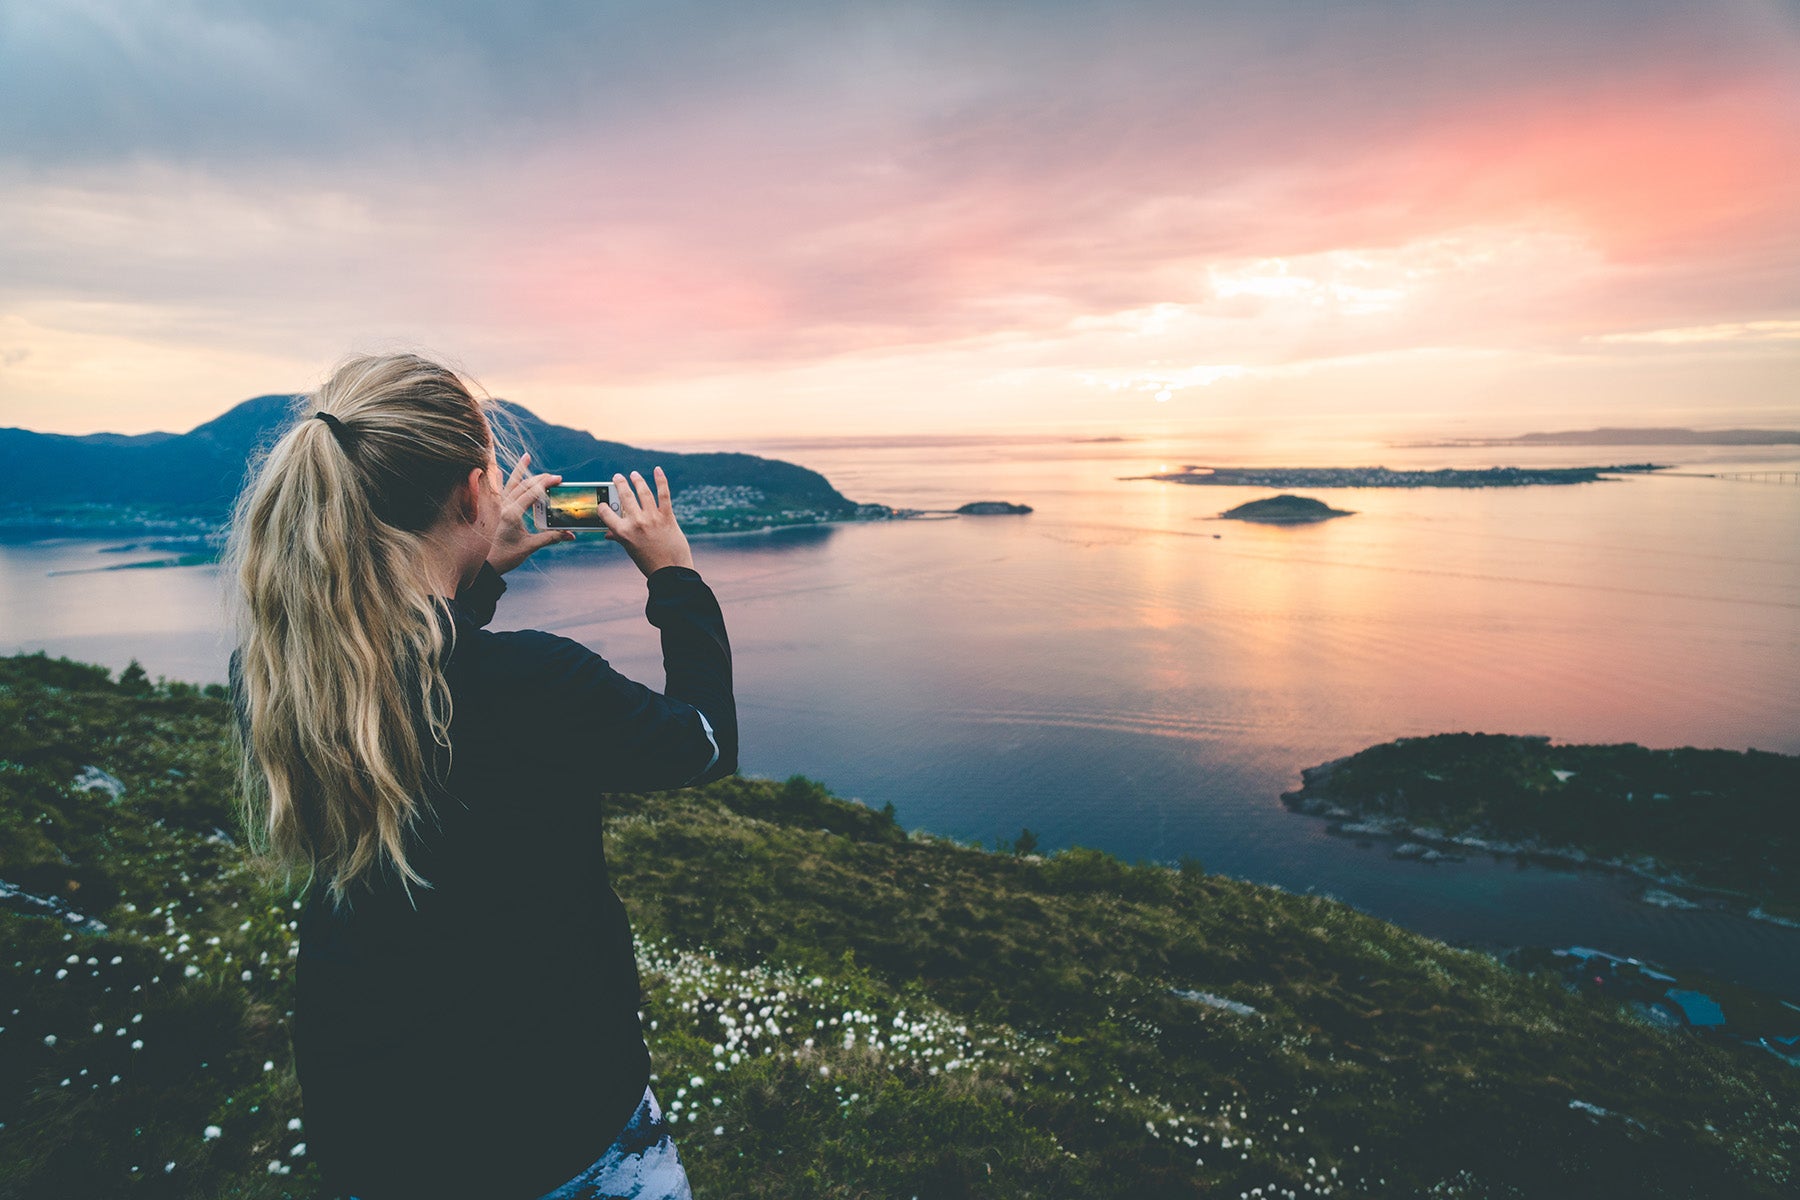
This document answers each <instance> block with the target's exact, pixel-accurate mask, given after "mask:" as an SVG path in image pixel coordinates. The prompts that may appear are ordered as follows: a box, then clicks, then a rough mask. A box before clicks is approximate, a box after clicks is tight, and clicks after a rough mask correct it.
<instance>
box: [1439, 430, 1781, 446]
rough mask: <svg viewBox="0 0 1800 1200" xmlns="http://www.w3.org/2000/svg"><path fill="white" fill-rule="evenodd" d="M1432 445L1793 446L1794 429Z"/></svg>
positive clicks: (1530, 437) (1588, 433)
mask: <svg viewBox="0 0 1800 1200" xmlns="http://www.w3.org/2000/svg"><path fill="white" fill-rule="evenodd" d="M1423 444H1424V445H1428V446H1793V445H1800V430H1794V429H1714V430H1704V429H1672V428H1669V429H1654V428H1645V429H1617V428H1607V429H1565V430H1559V431H1556V432H1551V433H1523V434H1520V435H1519V436H1518V437H1509V438H1467V439H1462V440H1458V441H1450V442H1427V443H1423Z"/></svg>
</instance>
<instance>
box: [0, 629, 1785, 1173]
mask: <svg viewBox="0 0 1800 1200" xmlns="http://www.w3.org/2000/svg"><path fill="white" fill-rule="evenodd" d="M226 721H227V711H226V708H225V705H224V703H223V702H222V700H220V699H219V698H218V697H217V696H216V695H213V696H208V695H206V694H204V693H203V692H201V691H198V690H195V689H192V688H187V687H183V686H181V685H173V686H168V685H153V684H151V683H149V682H148V681H147V680H144V679H143V678H142V677H141V673H138V674H135V675H132V676H131V678H129V679H125V680H121V681H116V682H115V681H113V680H111V679H109V678H108V677H107V676H106V674H105V673H104V672H102V671H99V670H98V669H95V668H87V667H83V666H80V665H78V664H70V663H66V662H61V661H57V660H48V659H45V658H42V657H25V658H14V659H0V879H4V880H6V881H8V882H9V883H12V884H15V885H18V886H20V887H23V888H25V890H26V891H28V892H31V893H33V894H35V895H38V896H42V897H47V898H48V897H55V898H57V899H58V900H60V901H61V902H63V903H64V904H66V905H67V906H68V907H70V908H72V909H73V910H76V911H78V912H80V913H82V914H85V915H86V916H88V917H92V918H95V919H97V920H99V921H101V922H104V923H105V925H106V926H107V927H108V928H107V930H106V931H105V932H94V931H92V930H91V928H85V927H84V928H79V929H78V928H76V927H74V926H72V925H70V924H69V923H68V922H66V921H65V920H63V919H61V918H59V917H54V916H52V917H46V916H35V915H27V914H25V913H22V912H0V928H3V929H4V932H5V937H6V944H7V946H8V948H9V951H8V953H6V954H5V955H4V958H3V960H0V984H3V994H4V995H5V996H6V997H7V1003H6V1005H5V1006H4V1009H0V1025H4V1031H0V1122H4V1128H0V1197H13V1196H18V1197H24V1196H44V1195H57V1196H84V1197H85V1196H107V1195H115V1194H119V1195H123V1194H131V1195H142V1196H184V1197H212V1196H226V1195H234V1196H249V1197H264V1196H267V1197H273V1196H278V1195H295V1196H311V1195H314V1194H316V1191H317V1178H316V1175H315V1173H314V1171H313V1168H312V1167H311V1166H310V1165H309V1163H308V1160H307V1156H306V1155H305V1154H304V1153H300V1154H298V1155H296V1154H295V1153H294V1152H293V1151H294V1147H295V1146H297V1145H301V1144H303V1143H304V1139H305V1131H304V1129H303V1128H300V1129H290V1128H289V1122H290V1121H292V1120H294V1119H295V1118H297V1116H298V1114H299V1111H300V1108H299V1097H298V1093H297V1090H296V1087H295V1083H294V1080H293V1075H292V1070H291V1062H290V1057H289V1053H288V1049H287V1032H286V1030H287V1021H288V1009H289V985H290V982H291V978H290V976H291V958H290V956H291V953H292V949H293V945H292V937H293V925H292V921H293V918H294V917H295V915H296V914H295V913H294V911H293V908H292V905H293V899H294V898H293V897H292V896H290V895H288V894H286V893H284V892H282V891H281V890H279V889H278V888H276V887H274V886H273V885H272V884H271V883H270V882H269V881H268V880H267V879H266V878H265V877H264V876H263V875H262V874H260V873H259V872H258V871H257V870H255V869H254V868H252V867H251V866H250V865H248V864H246V863H245V862H244V861H243V858H242V855H241V852H240V851H239V850H238V849H237V848H236V847H235V846H234V845H233V844H231V843H230V842H229V841H228V840H227V839H226V838H224V837H221V836H220V835H219V834H218V833H217V832H215V830H217V829H219V828H223V829H225V830H229V829H230V828H231V824H230V812H231V810H230V803H229V799H230V792H229V787H230V777H229V767H230V763H229V757H228V754H227V749H226V745H225V742H224V737H225V729H226ZM88 765H94V766H98V767H101V768H103V769H104V770H106V771H108V772H110V773H111V774H112V775H114V776H116V777H117V778H118V779H119V780H120V781H121V782H123V783H124V784H125V786H126V789H127V790H126V793H125V795H124V797H123V798H122V799H121V800H119V801H118V802H116V803H114V802H111V801H110V798H109V797H108V796H107V795H106V794H105V793H103V792H88V793H77V792H74V791H72V790H71V789H70V786H69V785H70V781H71V780H72V779H73V778H74V777H75V776H76V774H77V773H78V772H79V771H80V770H81V769H82V768H83V767H85V766H88ZM606 802H607V803H608V804H609V805H610V809H611V812H612V814H613V815H612V821H611V825H610V828H609V834H608V836H609V839H610V844H609V847H608V857H609V861H610V863H611V864H612V868H613V873H614V882H615V886H616V887H617V888H618V891H619V892H620V894H621V895H622V896H623V897H624V898H625V901H626V903H627V905H628V906H629V907H630V908H631V910H632V916H633V921H634V925H635V928H636V930H637V932H638V937H639V943H640V958H641V961H642V966H643V976H644V983H645V990H646V999H645V1005H644V1009H645V1013H646V1018H647V1026H648V1029H647V1032H648V1036H649V1039H650V1042H651V1050H652V1053H653V1056H654V1060H655V1068H654V1069H655V1070H656V1072H657V1076H658V1078H657V1080H656V1082H655V1088H656V1092H657V1095H658V1097H659V1099H661V1100H662V1102H663V1104H664V1107H665V1108H666V1109H668V1110H669V1111H670V1112H671V1113H672V1114H673V1119H674V1123H675V1129H676V1132H677V1135H678V1139H679V1144H680V1146H681V1152H682V1156H683V1158H684V1160H685V1161H686V1162H687V1164H688V1167H689V1170H690V1173H691V1175H692V1177H693V1180H694V1183H695V1188H696V1194H697V1195H700V1196H702V1197H723V1196H734V1197H735V1196H750V1197H771V1198H773V1197H784V1198H788V1197H886V1196H898V1197H908V1196H915V1195H916V1196H920V1197H932V1198H934V1200H936V1198H939V1197H955V1196H996V1197H1000V1196H1009V1197H1010V1196H1019V1197H1024V1196H1033V1197H1062V1196H1067V1197H1104V1196H1120V1197H1126V1196H1130V1197H1182V1196H1226V1197H1237V1196H1240V1195H1243V1194H1245V1193H1250V1192H1252V1190H1253V1189H1256V1188H1261V1189H1262V1191H1261V1192H1260V1193H1259V1194H1260V1195H1262V1196H1268V1195H1285V1194H1287V1193H1290V1192H1291V1193H1293V1194H1294V1195H1297V1196H1298V1195H1333V1196H1338V1195H1368V1196H1390V1195H1419V1194H1434V1195H1462V1196H1493V1197H1501V1196H1520V1197H1544V1196H1562V1195H1619V1196H1719V1195H1730V1196H1745V1197H1755V1196H1769V1197H1774V1196H1780V1195H1787V1194H1791V1192H1792V1189H1793V1187H1794V1182H1795V1180H1794V1174H1793V1158H1794V1155H1795V1153H1796V1150H1797V1149H1800V1134H1797V1133H1796V1129H1795V1123H1794V1117H1793V1114H1794V1113H1795V1112H1796V1111H1800V1074H1797V1073H1796V1072H1794V1071H1792V1070H1791V1069H1789V1068H1787V1067H1785V1066H1784V1065H1783V1064H1781V1063H1779V1062H1778V1061H1776V1060H1775V1059H1774V1058H1772V1057H1771V1056H1768V1055H1766V1054H1760V1053H1757V1052H1752V1051H1749V1050H1746V1049H1743V1048H1740V1047H1734V1046H1727V1045H1714V1044H1709V1043H1705V1042H1701V1041H1698V1040H1695V1039H1691V1038H1688V1037H1685V1036H1678V1035H1670V1034H1667V1033H1663V1032H1660V1031H1658V1030H1654V1029H1651V1028H1649V1027H1646V1026H1644V1025H1641V1024H1639V1023H1637V1022H1635V1021H1633V1020H1631V1019H1630V1018H1629V1017H1628V1016H1626V1015H1625V1014H1623V1013H1621V1012H1620V1011H1619V1010H1617V1009H1615V1008H1612V1007H1609V1006H1608V1005H1607V1004H1606V1003H1604V1002H1603V1001H1598V1000H1595V999H1590V998H1588V997H1585V996H1577V995H1572V994H1570V993H1568V992H1566V991H1564V990H1563V989H1562V988H1561V987H1560V986H1558V985H1557V984H1556V983H1555V982H1554V981H1552V980H1550V979H1547V978H1539V977H1530V976H1526V975H1522V974H1519V973H1517V972H1513V971H1510V970H1508V969H1506V968H1504V967H1502V966H1500V965H1499V964H1498V963H1496V962H1494V961H1493V960H1491V959H1489V958H1487V957H1486V956H1483V955H1479V954H1474V953H1468V952H1464V951H1458V950H1454V949H1451V948H1449V947H1446V946H1444V945H1442V944H1441V943H1437V942H1434V941H1431V940H1430V939H1427V938H1423V937H1419V936H1417V935H1415V934H1412V933H1409V932H1406V931H1404V930H1401V929H1399V928H1397V927H1395V926H1392V925H1388V924H1386V923H1383V922H1380V921H1377V920H1374V919H1373V918H1370V917H1368V916H1366V915H1363V914H1361V913H1359V912H1357V911H1355V910H1354V909H1351V908H1349V907H1347V906H1345V905H1342V904H1339V903H1337V902H1335V901H1332V900H1329V899H1326V898H1322V897H1318V896H1310V895H1307V896H1302V895H1295V894H1292V893H1288V892H1284V891H1281V890H1279V889H1274V888H1269V887H1263V886H1258V885H1253V884H1248V883H1243V882H1240V881H1236V880H1232V879H1228V878H1225V877H1222V876H1217V875H1209V874H1206V873H1205V872H1204V871H1203V870H1201V869H1200V868H1199V867H1198V865H1197V864H1192V863H1190V864H1187V865H1186V866H1185V867H1184V868H1183V869H1181V870H1170V869H1167V868H1163V867H1154V866H1133V865H1129V864H1126V863H1122V862H1120V861H1118V860H1117V859H1114V858H1111V857H1109V856H1107V855H1104V854H1101V853H1099V852H1097V851H1092V850H1080V849H1078V850H1070V851H1065V852H1063V853H1060V854H1057V855H1054V856H1050V857H1047V858H1036V857H1022V856H1016V855H1008V854H997V853H991V852H986V851H983V850H980V849H976V848H972V847H967V846H962V845H957V844H955V843H953V842H949V841H944V840H940V839H935V838H931V837H927V836H922V835H913V836H908V835H907V834H906V833H905V832H904V831H902V830H901V829H899V828H898V827H897V826H896V825H895V824H894V822H893V819H892V816H891V814H889V813H877V812H872V811H870V810H868V809H865V808H863V807H861V806H858V805H855V804H851V803H847V802H845V801H842V800H838V799H836V798H835V797H833V796H831V795H830V794H829V793H828V792H827V791H826V790H825V789H824V788H823V787H821V786H819V785H818V784H815V783H813V782H811V781H808V780H804V779H793V780H789V781H787V782H785V783H779V782H772V781H767V780H747V779H732V780H726V781H723V782H721V783H718V784H715V785H712V786H710V787H707V788H704V789H698V790H694V791H688V792H680V793H672V794H668V795H662V796H649V797H646V796H613V797H608V798H607V800H606ZM13 907H15V908H16V907H18V902H14V905H13ZM71 957H72V958H73V961H72V962H71V961H70V959H71ZM115 960H116V961H115ZM59 971H62V972H66V974H64V975H63V976H61V977H60V978H59V977H58V975H57V972H59ZM1179 993H1188V994H1190V995H1193V994H1199V993H1205V994H1207V995H1209V996H1212V997H1217V998H1219V999H1222V1000H1225V1001H1230V1002H1234V1003H1236V1004H1238V1005H1247V1006H1249V1007H1250V1008H1251V1009H1253V1010H1254V1011H1253V1012H1251V1013H1249V1014H1244V1013H1242V1012H1239V1011H1233V1010H1231V1009H1228V1008H1225V1007H1218V1006H1215V1005H1214V1004H1211V1003H1207V1002H1204V1001H1201V1000H1196V999H1193V998H1189V997H1188V996H1183V995H1181V994H1179ZM14 1008H16V1009H17V1010H18V1011H17V1012H16V1013H11V1012H10V1010H11V1009H14ZM120 1030H123V1032H119V1031H120ZM46 1037H54V1039H55V1040H54V1043H53V1044H51V1043H47V1042H46V1040H45V1039H46ZM134 1043H141V1045H139V1046H136V1047H135V1048H134ZM265 1065H266V1066H267V1069H265ZM115 1076H116V1077H117V1081H116V1082H115V1081H114V1077H115ZM64 1080H67V1081H68V1082H67V1084H65V1083H64V1082H63V1081H64ZM1572 1101H1581V1102H1583V1103H1584V1104H1589V1105H1593V1106H1596V1107H1598V1108H1601V1109H1604V1110H1607V1113H1606V1115H1597V1114H1594V1113H1592V1112H1590V1111H1588V1110H1587V1109H1585V1108H1580V1107H1571V1102H1572ZM678 1105H679V1107H677V1106H678ZM209 1126H217V1127H218V1128H219V1136H217V1137H215V1138H210V1139H209V1138H207V1137H205V1131H206V1129H207V1128H208V1127H209ZM596 1149H598V1147H597V1148H596ZM170 1162H173V1163H174V1164H175V1166H174V1168H173V1169H172V1170H169V1171H167V1172H165V1170H164V1166H165V1164H167V1163H170ZM271 1164H274V1166H275V1169H276V1171H277V1172H279V1171H281V1170H282V1169H286V1170H287V1171H288V1172H289V1173H287V1174H281V1173H273V1174H272V1173H271ZM134 1168H135V1169H134Z"/></svg>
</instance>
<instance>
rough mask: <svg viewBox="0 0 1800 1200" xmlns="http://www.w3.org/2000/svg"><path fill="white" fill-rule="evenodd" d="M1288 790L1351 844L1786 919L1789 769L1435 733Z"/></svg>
mask: <svg viewBox="0 0 1800 1200" xmlns="http://www.w3.org/2000/svg"><path fill="white" fill-rule="evenodd" d="M1301 779H1302V780H1303V781H1304V784H1303V786H1302V787H1301V788H1300V789H1299V790H1298V791H1293V792H1289V793H1287V794H1286V795H1284V796H1283V797H1282V800H1283V802H1284V803H1286V804H1287V805H1288V807H1290V808H1294V809H1297V810H1299V811H1301V812H1306V813H1312V814H1315V815H1324V816H1331V817H1337V818H1340V819H1345V820H1351V821H1354V822H1355V823H1356V824H1355V826H1354V827H1353V829H1352V832H1361V831H1365V830H1366V831H1370V832H1387V833H1397V834H1407V835H1409V836H1411V837H1414V838H1426V839H1430V838H1438V839H1444V840H1454V841H1456V842H1458V843H1460V844H1462V845H1465V846H1469V847H1472V848H1475V849H1480V850H1491V851H1496V852H1500V853H1530V854H1543V855H1550V856H1555V857H1559V858H1565V859H1569V860H1571V861H1575V862H1587V863H1596V864H1601V865H1607V866H1614V867H1619V868H1622V869H1625V870H1631V871H1634V872H1637V873H1639V874H1641V875H1644V876H1646V877H1647V878H1650V879H1653V880H1655V881H1657V882H1660V883H1669V884H1674V885H1677V886H1700V887H1705V888H1709V889H1714V890H1715V891H1718V892H1720V893H1723V894H1727V895H1729V896H1732V897H1734V898H1735V899H1736V900H1738V901H1739V902H1740V903H1741V904H1742V905H1744V906H1746V907H1748V908H1749V909H1751V911H1752V915H1762V916H1764V917H1777V918H1782V919H1800V757H1795V756H1792V755H1785V754H1770V753H1766V752H1764V751H1760V750H1750V751H1746V752H1739V751H1735V750H1696V749H1692V748H1685V749H1680V750H1647V749H1645V748H1644V747H1642V746H1636V745H1630V744H1626V745H1618V746H1585V745H1571V746H1564V745H1552V744H1551V742H1550V739H1549V738H1545V737H1515V736H1511V735H1507V734H1481V733H1446V734H1438V735H1436V736H1433V737H1423V738H1403V739H1401V740H1399V741H1395V742H1388V743H1384V744H1383V745H1379V746H1373V747H1370V748H1369V749H1367V750H1364V751H1361V752H1360V753H1358V754H1353V755H1351V756H1350V757H1348V758H1343V759H1339V760H1337V761H1336V762H1330V763H1326V764H1324V765H1323V766H1318V767H1312V768H1310V769H1308V770H1305V771H1302V772H1301Z"/></svg>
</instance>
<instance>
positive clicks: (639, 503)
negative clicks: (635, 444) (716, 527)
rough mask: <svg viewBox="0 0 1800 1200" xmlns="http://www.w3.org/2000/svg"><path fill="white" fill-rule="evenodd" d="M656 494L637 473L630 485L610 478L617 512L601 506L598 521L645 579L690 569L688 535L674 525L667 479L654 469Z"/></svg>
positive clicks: (692, 562)
mask: <svg viewBox="0 0 1800 1200" xmlns="http://www.w3.org/2000/svg"><path fill="white" fill-rule="evenodd" d="M653 474H654V475H655V476H656V492H655V494H654V495H652V494H651V491H650V485H649V484H647V483H645V482H644V477H643V476H642V475H639V474H638V473H637V472H636V471H633V472H632V473H631V483H630V484H629V485H627V484H626V482H625V477H624V476H623V475H614V476H613V491H614V492H615V493H617V495H618V497H619V511H618V512H617V513H614V512H613V510H612V507H611V506H610V505H606V504H602V505H601V506H600V521H601V523H602V524H604V525H605V526H606V536H607V539H608V540H609V541H614V542H618V543H619V544H620V545H622V546H624V547H625V552H626V553H627V554H629V555H631V561H632V562H634V563H636V564H637V566H638V570H640V571H642V572H643V573H644V577H645V578H646V579H648V578H649V577H650V576H652V575H654V574H656V572H658V571H660V570H661V569H662V568H664V567H692V566H693V565H694V553H693V551H691V550H689V549H688V543H687V535H686V534H685V533H683V532H681V526H679V525H677V524H676V523H675V505H674V504H673V503H672V502H671V501H670V500H669V479H668V476H666V475H664V474H663V469H662V468H661V467H657V468H656V470H655V471H654V472H653Z"/></svg>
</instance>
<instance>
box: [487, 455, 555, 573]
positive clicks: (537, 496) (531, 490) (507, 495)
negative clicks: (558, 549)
mask: <svg viewBox="0 0 1800 1200" xmlns="http://www.w3.org/2000/svg"><path fill="white" fill-rule="evenodd" d="M530 462H531V455H529V454H521V455H519V461H518V462H517V463H515V464H513V469H512V475H511V476H510V477H508V479H507V481H506V487H505V488H504V489H503V491H502V494H501V500H500V527H499V528H498V529H496V530H495V531H494V544H493V545H492V546H491V547H490V548H489V549H488V556H487V560H488V565H489V566H490V567H492V568H494V570H496V571H498V572H500V574H502V575H504V574H506V573H507V572H508V571H510V570H512V569H513V568H514V567H516V566H518V565H519V564H520V563H522V562H524V561H525V560H526V559H528V558H530V557H531V556H532V555H533V554H536V553H537V552H538V551H539V550H542V549H543V548H544V547H545V546H548V545H550V544H551V543H553V542H572V541H574V540H575V534H574V532H573V531H571V530H567V529H543V530H539V531H538V532H537V533H533V532H532V531H531V530H529V529H527V528H525V510H526V509H528V508H530V507H531V506H532V505H533V504H536V503H537V502H538V501H539V500H542V499H543V498H544V489H545V488H546V487H548V486H549V485H550V484H553V483H561V482H562V476H561V475H527V474H526V473H525V468H526V466H527V464H529V463H530Z"/></svg>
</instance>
